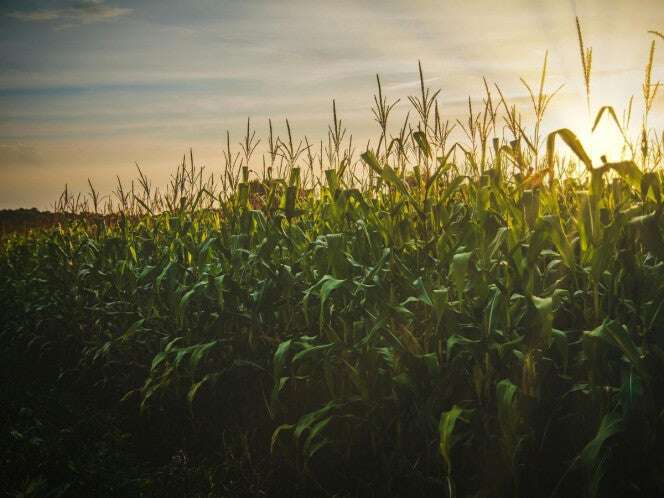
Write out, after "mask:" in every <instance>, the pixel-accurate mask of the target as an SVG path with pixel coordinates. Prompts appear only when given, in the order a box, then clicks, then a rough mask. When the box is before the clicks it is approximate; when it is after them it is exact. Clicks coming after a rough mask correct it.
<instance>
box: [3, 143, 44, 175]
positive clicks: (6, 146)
mask: <svg viewBox="0 0 664 498" xmlns="http://www.w3.org/2000/svg"><path fill="white" fill-rule="evenodd" d="M42 162H43V158H42V156H41V154H40V153H39V151H38V150H37V149H36V148H35V147H33V146H32V145H27V144H23V143H21V142H9V143H0V168H2V169H4V168H8V167H14V166H37V165H39V164H41V163H42Z"/></svg>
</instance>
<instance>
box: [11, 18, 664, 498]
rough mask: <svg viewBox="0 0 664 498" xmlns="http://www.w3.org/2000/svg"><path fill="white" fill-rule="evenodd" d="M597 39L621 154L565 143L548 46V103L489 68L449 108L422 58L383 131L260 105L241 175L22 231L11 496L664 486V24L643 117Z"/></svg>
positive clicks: (67, 213) (180, 177)
mask: <svg viewBox="0 0 664 498" xmlns="http://www.w3.org/2000/svg"><path fill="white" fill-rule="evenodd" d="M659 36H660V35H659V34H658V33H654V34H653V38H654V40H657V39H658V37H659ZM579 42H580V52H581V59H582V66H583V77H584V84H585V86H586V90H587V97H588V110H589V112H590V111H591V110H592V111H593V112H592V118H593V119H592V122H594V124H595V126H597V125H598V124H599V123H604V122H605V121H606V122H608V123H609V124H610V126H613V127H615V128H616V129H617V130H619V132H620V134H621V137H622V138H623V141H624V143H623V144H622V149H623V157H622V158H621V160H620V161H617V162H609V161H607V160H606V158H603V160H602V161H601V163H600V164H595V163H594V162H593V160H592V159H591V157H590V153H589V151H587V150H586V149H585V148H584V147H585V144H583V143H582V142H581V141H580V140H579V139H578V138H577V136H576V135H575V134H574V133H573V132H572V131H571V128H573V127H574V125H575V124H574V123H570V129H567V128H562V129H558V130H555V131H553V132H551V133H544V131H543V130H544V129H545V128H544V126H545V111H546V108H547V106H548V104H549V102H550V101H551V99H552V98H555V97H554V95H555V91H549V90H547V88H548V85H547V84H546V72H547V61H546V60H545V61H544V66H543V70H542V75H541V81H538V82H537V85H534V86H532V87H531V86H530V85H528V84H527V83H526V82H524V84H525V85H526V87H527V89H528V91H529V92H530V96H531V97H532V108H531V109H530V110H529V111H528V114H529V115H532V116H533V118H532V119H526V118H525V117H524V118H522V114H521V112H520V111H519V110H518V109H517V107H516V106H514V105H511V104H510V102H509V99H508V98H507V97H505V96H504V95H503V93H502V92H501V90H500V88H499V87H492V86H491V85H489V84H488V83H486V82H485V93H484V95H483V96H482V97H481V99H480V100H479V104H478V101H475V102H473V101H471V100H469V112H468V116H467V118H466V119H465V120H459V121H456V122H452V121H448V120H445V118H444V117H443V112H442V110H441V109H440V108H439V103H438V98H439V96H438V92H436V91H433V90H430V89H428V88H426V87H425V84H424V76H423V70H422V67H421V66H420V68H419V76H420V78H421V82H422V84H421V87H420V88H419V91H418V93H417V95H414V96H413V97H411V98H410V99H409V102H401V103H398V105H400V106H407V107H408V108H409V109H410V113H409V114H408V116H407V117H406V118H405V121H403V122H401V123H392V121H390V117H391V116H390V115H391V113H392V111H393V110H394V109H395V107H396V106H397V102H395V101H391V100H389V98H388V97H386V96H385V95H384V94H383V91H382V87H381V82H380V79H377V91H376V95H375V98H374V102H373V117H374V118H375V121H376V124H377V125H378V134H377V136H376V137H375V138H374V140H373V141H372V142H371V144H370V146H369V147H366V148H364V147H360V145H359V144H355V143H354V142H353V139H352V136H351V135H350V133H349V132H348V131H347V130H346V129H345V127H344V125H343V123H342V121H341V119H340V118H339V117H338V115H337V110H336V105H335V106H334V107H333V114H332V120H331V124H330V127H329V132H328V137H327V139H326V140H325V141H323V142H320V143H319V144H315V143H313V142H310V141H309V140H308V139H307V138H302V139H301V140H300V139H299V138H297V137H296V136H294V133H293V132H292V129H291V125H290V123H287V128H286V134H285V136H283V137H277V136H276V135H275V134H274V133H273V126H272V123H271V122H270V123H269V127H268V130H269V131H268V135H267V137H266V138H265V140H264V142H261V141H260V140H259V139H258V138H257V136H256V132H255V131H254V129H253V128H252V123H251V122H250V121H247V128H246V130H245V132H244V138H243V140H242V142H241V143H240V144H239V148H238V147H237V146H236V145H235V143H234V142H233V141H232V140H231V138H230V134H228V135H227V136H226V143H225V147H226V151H225V153H224V161H225V166H224V168H223V170H222V171H221V172H219V171H216V170H208V169H206V168H203V167H199V166H197V164H196V161H195V159H194V157H193V154H191V155H188V156H187V157H185V158H184V159H183V161H182V164H181V166H180V167H179V168H178V169H177V170H176V172H175V173H174V174H173V176H172V178H171V181H170V183H169V184H168V185H167V186H166V187H165V188H163V189H161V190H160V189H157V188H156V187H155V186H154V185H153V184H152V182H151V180H150V179H149V178H147V177H146V176H145V175H144V174H143V173H142V172H141V170H140V169H139V170H138V176H137V178H136V180H135V181H133V182H131V184H128V185H127V184H123V182H122V181H120V179H118V186H117V189H116V190H115V192H113V193H112V194H111V195H110V196H103V195H101V194H100V193H98V192H97V191H96V190H95V189H94V186H93V185H92V183H90V192H88V193H82V194H80V195H78V194H76V195H74V194H72V193H71V192H69V191H68V190H65V192H63V194H62V196H61V197H60V198H59V200H58V201H57V202H56V205H55V208H56V210H57V211H58V212H59V213H61V214H62V216H63V219H62V221H61V222H59V223H54V224H51V225H49V226H43V227H39V228H35V229H32V230H25V231H21V232H12V233H7V234H4V235H3V237H2V240H1V242H0V279H1V285H0V295H1V299H0V302H1V303H2V314H1V316H2V318H1V322H0V324H1V328H0V333H1V337H0V355H1V357H0V363H1V364H2V367H1V368H2V377H3V379H4V381H3V385H2V399H3V405H4V406H5V408H4V409H3V411H5V414H4V415H3V426H4V427H5V430H3V435H2V443H1V445H2V447H3V448H4V450H3V453H4V454H5V455H6V456H5V457H4V460H5V465H3V470H2V471H0V480H1V481H2V482H4V483H5V485H6V487H7V488H6V489H7V490H8V492H10V493H13V494H11V496H92V495H95V494H97V495H103V496H201V497H202V496H210V497H217V496H219V497H222V496H262V495H267V496H446V497H496V496H514V497H516V496H523V497H533V496H544V497H564V496H587V497H595V496H598V497H599V496H661V495H664V456H663V455H664V451H663V450H664V440H663V438H664V418H663V416H664V377H663V376H662V375H661V372H662V371H664V310H663V309H662V308H663V307H664V213H663V206H664V204H663V199H662V188H663V181H664V174H663V173H662V171H664V170H663V169H662V159H663V158H662V154H664V135H663V134H662V131H661V130H657V129H654V128H652V127H650V126H649V115H650V114H651V111H652V109H653V107H654V103H655V102H656V99H657V98H661V94H659V93H658V90H659V84H658V83H654V82H653V81H651V78H652V76H651V75H652V66H653V63H654V62H653V60H654V59H653V57H654V53H655V43H656V42H655V41H653V42H652V49H651V52H650V59H649V61H647V67H646V71H645V73H646V80H645V82H644V85H643V104H642V110H643V112H642V119H641V122H639V123H638V126H637V127H636V128H637V129H638V130H637V131H636V132H630V130H634V129H635V127H634V123H630V120H631V119H633V118H632V114H635V113H633V112H632V103H631V102H630V105H629V108H628V112H625V113H624V114H623V115H622V116H620V115H619V112H617V111H616V110H615V109H614V108H612V107H600V106H593V103H592V102H591V81H590V79H591V67H590V66H591V60H592V58H591V50H590V49H589V48H586V47H585V46H584V44H583V37H582V35H581V28H580V26H579ZM391 125H392V126H391ZM455 134H458V135H460V136H461V137H462V138H461V139H460V140H454V138H453V137H454V136H455ZM259 144H260V145H264V146H265V147H266V149H267V151H266V152H265V153H264V154H262V155H261V153H260V151H261V149H260V145H259ZM358 151H359V152H358Z"/></svg>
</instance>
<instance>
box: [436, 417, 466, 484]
mask: <svg viewBox="0 0 664 498" xmlns="http://www.w3.org/2000/svg"><path fill="white" fill-rule="evenodd" d="M462 413H463V409H462V408H460V407H458V406H457V405H454V406H453V407H452V408H451V409H450V410H448V411H446V412H443V413H442V414H441V416H440V422H439V424H438V435H439V437H440V442H439V444H438V451H439V452H440V455H441V456H442V457H443V460H444V461H445V471H446V474H448V475H449V474H451V473H452V455H451V451H452V446H453V444H454V441H453V439H452V435H453V433H454V426H455V425H456V421H457V419H458V418H459V416H460V415H461V414H462Z"/></svg>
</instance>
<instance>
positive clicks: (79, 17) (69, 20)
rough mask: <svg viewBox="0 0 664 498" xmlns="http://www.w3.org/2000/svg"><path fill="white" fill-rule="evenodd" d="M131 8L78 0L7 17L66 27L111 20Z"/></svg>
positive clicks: (12, 13) (129, 11) (102, 1)
mask: <svg viewBox="0 0 664 498" xmlns="http://www.w3.org/2000/svg"><path fill="white" fill-rule="evenodd" d="M132 11H133V9H127V8H124V7H113V6H112V5H108V4H106V2H105V0H78V1H75V2H71V3H69V5H68V6H67V7H64V8H62V9H38V10H31V11H14V12H10V13H9V14H7V15H8V16H9V17H12V18H14V19H17V20H19V21H23V22H55V23H57V24H56V26H55V27H56V29H66V28H71V27H74V26H80V25H81V24H94V23H99V22H107V21H113V20H115V19H118V18H120V17H125V16H127V15H129V14H130V13H131V12H132Z"/></svg>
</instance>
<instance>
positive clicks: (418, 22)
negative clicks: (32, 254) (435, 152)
mask: <svg viewBox="0 0 664 498" xmlns="http://www.w3.org/2000/svg"><path fill="white" fill-rule="evenodd" d="M662 1H663V0H576V1H573V0H501V1H495V0H492V1H485V0H473V1H469V0H438V1H423V0H409V1H400V0H383V1H377V0H375V1H361V0H355V1H351V0H335V1H329V2H324V1H319V0H289V1H279V0H245V1H224V0H217V1H212V0H189V1H187V2H182V1H181V0H180V1H177V0H142V1H141V0H135V1H125V0H74V1H56V0H51V1H49V0H20V1H14V0H2V2H0V209H2V208H15V207H33V206H34V207H38V208H40V209H44V208H48V207H49V206H50V205H51V204H52V202H53V201H54V200H55V199H56V198H57V196H58V195H59V193H60V191H61V190H62V189H63V188H64V185H65V184H68V186H69V188H70V189H71V190H73V191H77V190H80V191H83V190H85V189H86V182H87V179H88V178H90V179H91V180H92V181H93V183H94V184H95V185H96V186H97V187H98V188H99V189H100V190H101V191H102V192H105V193H108V192H109V191H110V190H111V189H112V188H113V184H114V182H115V181H116V180H115V179H116V175H119V176H120V177H121V178H122V179H124V180H127V179H131V178H132V177H134V176H135V173H136V166H135V165H136V164H139V165H140V167H141V169H142V170H143V171H144V172H145V173H147V174H148V175H149V176H150V177H151V178H153V180H154V181H155V183H157V184H163V183H165V182H166V181H167V179H168V175H169V174H170V173H171V172H172V171H173V169H174V167H175V166H176V165H177V164H178V163H179V161H180V160H181V158H182V155H183V154H184V153H187V152H188V151H189V149H190V148H192V149H193V152H194V157H195V159H196V162H197V163H198V164H205V165H206V167H207V168H208V169H212V170H219V171H221V168H222V164H223V156H222V151H223V145H224V142H225V133H226V130H230V133H231V140H232V143H233V144H235V146H236V148H237V142H239V140H240V139H241V135H242V133H243V128H244V127H245V126H246V119H247V118H248V117H250V118H251V120H252V124H253V125H255V126H256V129H257V131H258V134H260V135H262V134H264V133H265V131H266V129H267V119H268V118H271V119H272V121H273V123H274V125H275V131H276V132H278V133H280V134H283V133H284V130H285V126H284V123H285V118H288V119H289V121H290V123H291V124H292V127H293V131H294V133H295V134H296V135H298V136H302V135H305V134H306V135H307V136H308V137H309V138H310V140H311V141H318V140H320V139H321V138H324V137H325V134H326V131H327V126H328V123H329V119H330V115H331V101H332V99H335V100H336V103H337V110H338V113H339V116H340V117H341V118H342V119H343V122H344V124H345V125H346V126H347V127H348V128H349V130H350V131H351V132H352V133H353V136H354V139H355V142H356V143H358V144H361V143H366V140H368V139H369V138H370V137H372V136H375V135H376V130H377V126H376V124H375V122H373V121H372V115H371V110H370V107H371V103H372V95H373V94H374V93H375V91H376V82H375V75H376V74H379V75H380V76H381V80H382V82H383V86H384V88H383V89H384V92H385V94H386V95H387V96H388V97H389V98H390V99H396V98H400V99H401V102H400V104H399V106H398V111H397V113H401V114H400V115H403V114H404V113H405V112H406V111H407V109H408V105H409V104H408V103H407V98H406V97H407V96H408V95H412V94H414V93H415V92H416V91H417V90H418V84H419V83H418V80H417V78H418V76H417V63H418V60H419V61H421V62H422V65H423V68H424V76H425V79H426V82H427V84H428V85H429V86H431V87H432V88H434V89H438V88H440V89H441V94H440V98H439V100H440V106H441V110H442V113H443V115H444V116H445V117H448V118H450V119H452V120H454V119H456V118H458V117H461V116H462V115H463V114H464V112H465V109H466V106H467V102H466V99H467V97H468V96H469V95H470V96H472V97H473V98H474V99H476V101H477V102H480V100H481V97H482V95H483V93H482V92H483V82H482V77H486V78H487V80H488V81H489V83H497V84H499V85H500V86H501V88H502V89H503V91H504V93H505V94H506V96H508V97H509V98H510V100H511V101H512V102H514V103H515V104H517V105H518V106H519V107H520V108H523V110H524V111H526V110H527V104H528V101H527V99H526V96H527V94H526V92H525V88H524V87H523V85H522V84H521V82H520V80H519V78H520V77H523V78H524V79H526V81H529V82H531V83H532V84H536V82H537V78H538V72H539V70H540V67H541V65H542V61H543V58H544V54H545V52H546V51H548V53H549V78H548V81H547V88H549V89H555V88H556V87H557V86H559V85H561V84H563V85H564V87H563V89H562V90H561V92H560V93H559V94H558V96H557V97H556V98H555V99H554V101H553V104H552V107H551V113H550V116H549V118H548V121H547V123H548V125H549V126H550V127H551V128H553V127H557V126H562V125H566V126H570V127H571V128H573V129H574V126H573V123H576V122H581V120H582V119H581V118H580V117H585V116H586V114H585V113H586V110H585V99H584V97H582V93H583V90H582V89H583V83H582V73H581V69H580V59H579V53H578V44H577V38H576V32H575V29H576V28H575V22H574V18H575V16H579V17H580V18H581V21H582V23H583V28H584V36H585V39H586V45H588V46H592V47H593V68H594V69H593V83H592V84H593V90H592V91H593V105H595V106H599V105H613V106H615V107H616V108H617V109H623V108H624V106H625V103H626V101H627V99H628V98H629V96H630V95H634V96H635V103H636V105H637V106H640V102H641V100H639V99H640V94H641V84H642V81H643V72H644V69H643V68H644V65H645V61H646V59H647V55H648V50H649V46H650V42H651V40H652V39H653V37H652V36H651V35H648V33H647V32H648V30H658V31H662V32H664V6H663V5H662ZM659 47H660V48H659V53H658V54H657V56H656V59H655V62H656V65H655V71H654V76H655V77H656V78H660V79H663V80H664V71H663V70H662V69H664V40H660V43H659ZM663 99H664V92H662V95H661V96H660V99H659V102H658V104H657V105H658V106H659V107H658V109H660V110H662V109H664V104H663V103H662V100H663ZM663 114H664V113H663ZM398 115H399V114H398ZM396 125H397V122H396V121H395V122H394V123H393V126H394V127H396ZM258 162H260V160H258ZM252 166H254V167H256V168H258V164H255V165H252Z"/></svg>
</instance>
